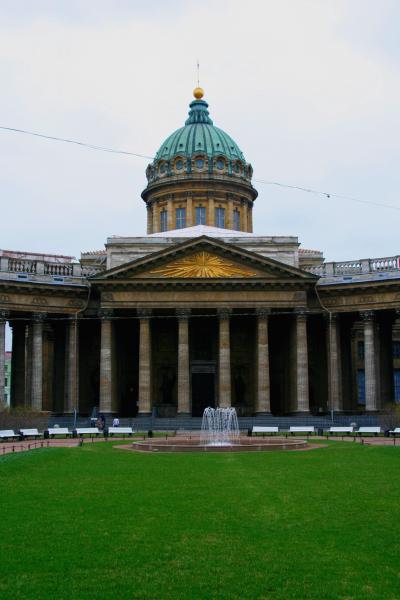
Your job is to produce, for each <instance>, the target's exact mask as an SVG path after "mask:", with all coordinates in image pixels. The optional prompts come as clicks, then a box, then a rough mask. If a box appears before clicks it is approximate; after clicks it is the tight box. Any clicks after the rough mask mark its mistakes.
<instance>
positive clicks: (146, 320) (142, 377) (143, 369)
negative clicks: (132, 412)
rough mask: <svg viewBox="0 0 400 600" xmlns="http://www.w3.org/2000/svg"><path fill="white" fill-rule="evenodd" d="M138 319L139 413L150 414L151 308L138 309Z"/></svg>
mask: <svg viewBox="0 0 400 600" xmlns="http://www.w3.org/2000/svg"><path fill="white" fill-rule="evenodd" d="M138 315H139V317H140V321H139V324H140V325H139V327H140V330H139V415H141V416H147V415H150V414H151V409H152V406H151V330H150V316H151V310H147V309H143V310H139V311H138Z"/></svg>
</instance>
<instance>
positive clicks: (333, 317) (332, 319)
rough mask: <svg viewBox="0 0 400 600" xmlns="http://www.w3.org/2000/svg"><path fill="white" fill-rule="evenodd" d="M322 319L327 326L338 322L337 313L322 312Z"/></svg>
mask: <svg viewBox="0 0 400 600" xmlns="http://www.w3.org/2000/svg"><path fill="white" fill-rule="evenodd" d="M324 319H325V321H326V324H327V325H329V323H336V322H337V321H339V313H336V312H329V313H327V312H324Z"/></svg>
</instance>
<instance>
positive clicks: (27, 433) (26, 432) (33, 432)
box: [19, 429, 43, 439]
mask: <svg viewBox="0 0 400 600" xmlns="http://www.w3.org/2000/svg"><path fill="white" fill-rule="evenodd" d="M19 433H20V434H21V436H22V439H25V438H26V437H34V438H37V437H42V435H43V433H40V432H39V431H38V430H37V429H20V430H19Z"/></svg>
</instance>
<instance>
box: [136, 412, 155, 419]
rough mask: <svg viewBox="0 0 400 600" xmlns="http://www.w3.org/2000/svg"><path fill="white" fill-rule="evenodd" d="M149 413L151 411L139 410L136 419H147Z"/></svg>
mask: <svg viewBox="0 0 400 600" xmlns="http://www.w3.org/2000/svg"><path fill="white" fill-rule="evenodd" d="M151 415H152V413H151V412H141V413H138V414H137V415H136V418H137V419H148V418H149V417H151Z"/></svg>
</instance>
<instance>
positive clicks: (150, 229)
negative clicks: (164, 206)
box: [147, 204, 153, 234]
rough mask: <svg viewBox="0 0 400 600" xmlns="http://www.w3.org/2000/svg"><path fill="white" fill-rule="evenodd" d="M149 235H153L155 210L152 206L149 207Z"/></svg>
mask: <svg viewBox="0 0 400 600" xmlns="http://www.w3.org/2000/svg"><path fill="white" fill-rule="evenodd" d="M147 233H148V234H149V233H153V209H152V207H151V205H150V204H148V205H147Z"/></svg>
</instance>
